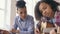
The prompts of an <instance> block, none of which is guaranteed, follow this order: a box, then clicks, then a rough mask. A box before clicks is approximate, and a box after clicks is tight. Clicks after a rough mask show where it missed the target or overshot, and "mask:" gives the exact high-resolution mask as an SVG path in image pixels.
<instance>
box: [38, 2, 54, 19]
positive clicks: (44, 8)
mask: <svg viewBox="0 0 60 34" xmlns="http://www.w3.org/2000/svg"><path fill="white" fill-rule="evenodd" d="M39 10H40V12H41V13H42V15H43V16H45V17H49V18H52V17H53V16H54V12H53V10H52V8H51V7H50V5H49V4H47V3H45V2H42V3H41V4H40V5H39Z"/></svg>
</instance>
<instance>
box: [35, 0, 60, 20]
mask: <svg viewBox="0 0 60 34" xmlns="http://www.w3.org/2000/svg"><path fill="white" fill-rule="evenodd" d="M43 2H44V3H47V4H48V5H50V6H51V8H52V10H53V11H54V13H55V12H56V11H57V10H58V6H59V5H60V4H59V3H57V2H56V1H54V0H41V1H39V2H38V3H37V4H36V6H35V18H36V20H40V18H41V17H42V16H43V15H42V13H41V12H40V10H39V5H40V4H41V3H43Z"/></svg>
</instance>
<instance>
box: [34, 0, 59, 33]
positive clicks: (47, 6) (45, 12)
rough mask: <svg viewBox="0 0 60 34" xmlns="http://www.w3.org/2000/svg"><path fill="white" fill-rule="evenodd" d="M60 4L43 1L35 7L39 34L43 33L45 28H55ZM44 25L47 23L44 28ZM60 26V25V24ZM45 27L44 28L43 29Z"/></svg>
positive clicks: (50, 0)
mask: <svg viewBox="0 0 60 34" xmlns="http://www.w3.org/2000/svg"><path fill="white" fill-rule="evenodd" d="M59 5H60V4H59V3H57V2H56V1H54V0H41V1H39V2H38V3H37V4H36V6H35V17H36V20H38V21H39V23H38V24H37V32H39V31H40V32H42V30H43V28H46V27H54V26H55V24H56V23H55V14H56V12H59V11H58V6H59ZM42 23H45V24H46V23H47V25H46V26H45V25H44V27H43V26H42V25H43V24H42ZM59 24H60V23H59ZM42 27H43V28H42Z"/></svg>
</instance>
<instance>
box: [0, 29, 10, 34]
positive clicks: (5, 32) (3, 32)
mask: <svg viewBox="0 0 60 34" xmlns="http://www.w3.org/2000/svg"><path fill="white" fill-rule="evenodd" d="M0 34H9V32H8V31H6V30H0Z"/></svg>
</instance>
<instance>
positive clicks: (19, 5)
mask: <svg viewBox="0 0 60 34" xmlns="http://www.w3.org/2000/svg"><path fill="white" fill-rule="evenodd" d="M25 4H26V2H25V1H17V3H16V7H17V8H23V7H26V6H25Z"/></svg>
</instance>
